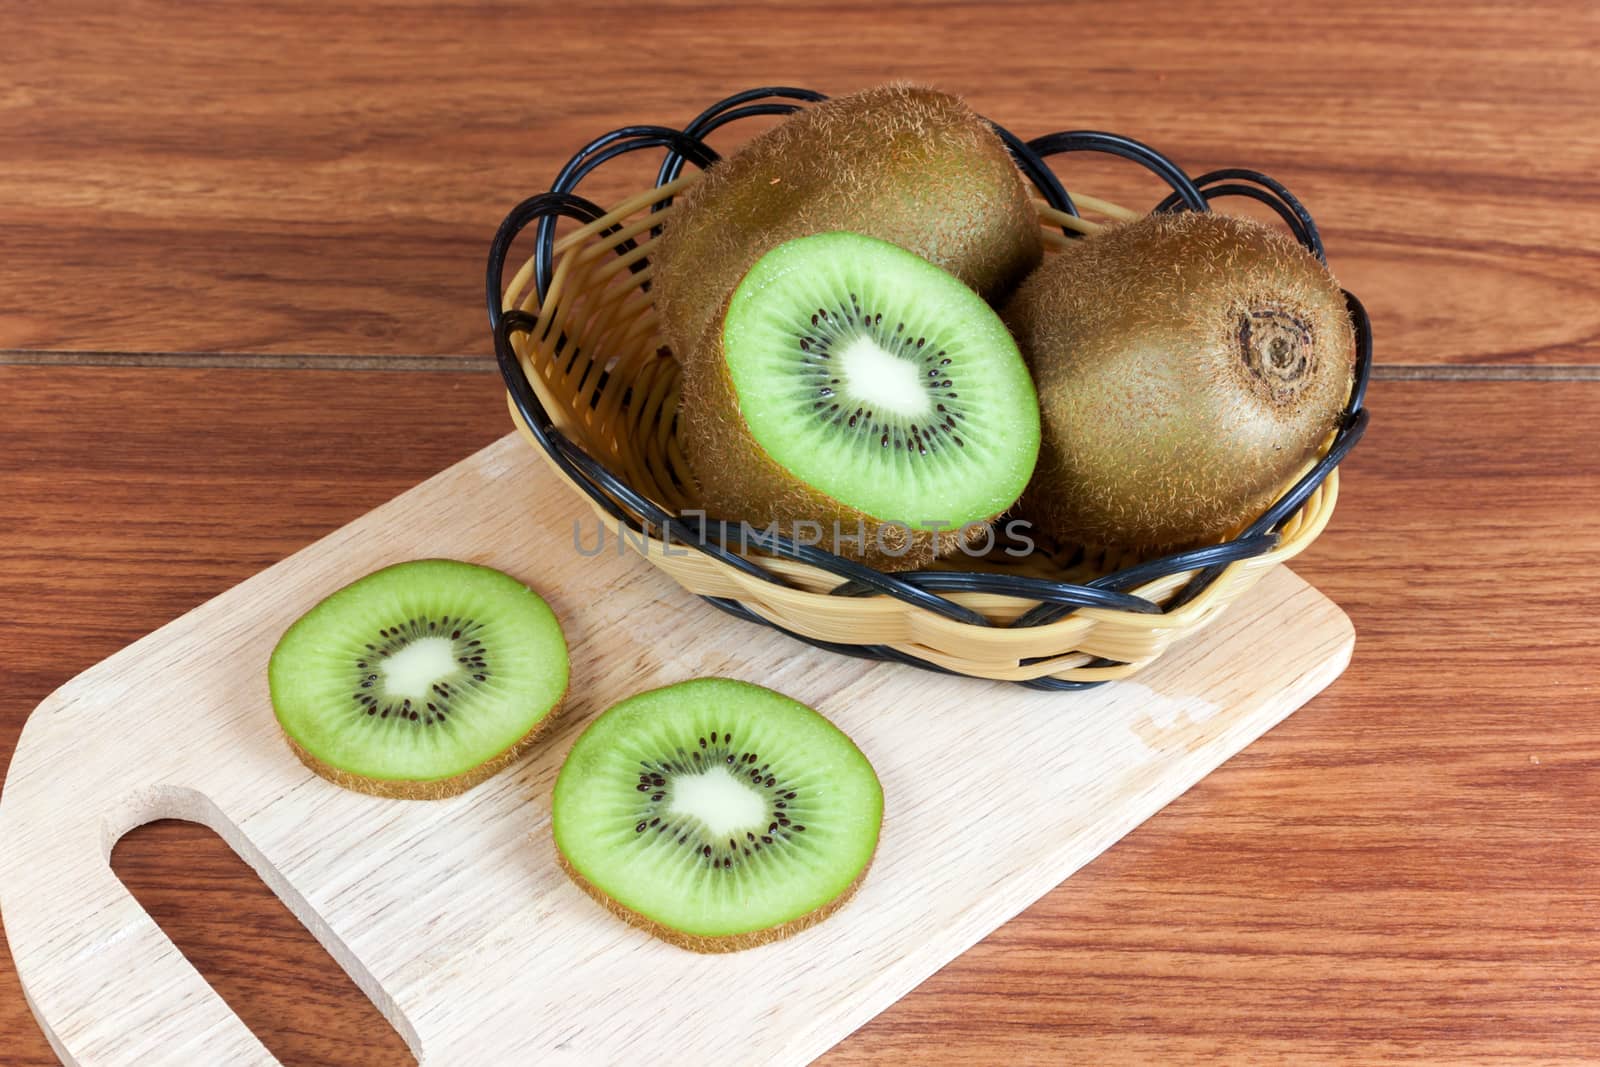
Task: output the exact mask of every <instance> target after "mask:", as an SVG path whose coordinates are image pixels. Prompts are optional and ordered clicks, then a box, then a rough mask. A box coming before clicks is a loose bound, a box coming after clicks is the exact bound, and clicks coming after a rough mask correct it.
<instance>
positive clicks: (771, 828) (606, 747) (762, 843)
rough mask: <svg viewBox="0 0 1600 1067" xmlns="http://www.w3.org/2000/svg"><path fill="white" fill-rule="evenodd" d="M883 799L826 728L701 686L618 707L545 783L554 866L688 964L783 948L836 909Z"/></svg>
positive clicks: (785, 703) (867, 768)
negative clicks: (777, 944)
mask: <svg viewBox="0 0 1600 1067" xmlns="http://www.w3.org/2000/svg"><path fill="white" fill-rule="evenodd" d="M882 821H883V790H882V789H881V787H880V786H879V784H878V777H877V775H876V774H875V773H874V772H873V770H872V765H871V764H870V763H868V762H867V758H866V757H865V756H863V755H862V754H861V750H860V749H858V748H856V746H855V745H854V744H853V743H852V742H851V740H850V739H849V738H848V737H846V736H845V735H844V734H843V733H841V732H840V731H839V730H838V729H837V728H836V727H835V726H834V725H833V724H832V723H830V722H828V720H827V719H825V718H823V717H822V716H821V715H819V714H817V713H816V712H815V711H813V710H811V709H810V708H808V707H806V706H805V705H804V704H801V703H799V702H798V701H795V700H791V699H790V698H788V697H786V696H784V695H782V694H781V693H775V692H773V691H772V690H770V689H763V688H762V687H761V686H757V685H750V684H748V683H745V682H736V681H731V680H728V679H723V678H701V679H697V680H695V681H689V682H681V683H679V684H677V685H670V686H667V687H665V688H662V689H655V690H652V691H650V692H648V693H641V694H640V695H638V696H635V697H630V698H629V699H627V700H624V701H622V702H621V703H620V704H617V705H616V706H614V707H612V708H611V709H610V710H609V711H607V712H605V713H604V714H603V715H601V716H600V717H599V718H598V719H596V720H595V721H594V722H593V723H592V724H590V726H589V728H588V729H587V730H585V731H584V732H583V735H582V736H581V737H579V738H578V741H577V743H576V744H574V745H573V746H572V752H571V753H570V754H569V755H568V756H567V759H566V762H565V763H564V764H563V765H562V768H561V773H560V775H559V776H558V777H557V779H556V786H555V798H554V800H553V802H552V806H551V822H552V824H553V828H554V832H555V841H556V848H557V850H558V851H559V854H560V860H561V866H562V868H563V869H564V870H566V872H567V874H569V875H570V876H571V877H572V879H573V881H575V882H576V883H577V884H578V885H579V886H580V887H581V888H582V889H583V890H584V891H585V892H586V893H588V894H589V895H590V896H592V897H594V898H595V899H596V900H598V901H599V902H600V903H601V904H603V905H605V906H606V907H607V908H608V909H610V910H611V911H612V912H614V913H616V914H617V915H619V916H621V917H622V918H623V919H625V920H627V921H628V922H629V923H631V924H633V925H635V926H639V927H642V928H644V929H646V930H648V931H650V932H651V933H653V934H655V935H656V936H658V937H661V938H664V939H665V940H667V941H670V942H672V943H673V944H675V945H680V946H682V947H684V948H688V949H693V950H695V951H697V952H731V951H735V950H737V949H743V948H750V947H752V946H755V945H760V944H765V943H766V942H768V941H775V940H777V939H778V938H781V937H787V936H789V935H790V934H793V933H795V932H797V931H799V930H802V929H804V928H805V927H807V926H810V925H812V924H814V923H817V922H820V921H821V920H822V919H824V918H826V917H827V916H828V915H830V914H832V913H833V912H834V911H835V910H836V909H837V908H839V907H840V906H841V905H842V904H843V903H844V902H845V900H846V899H848V897H849V896H850V894H851V893H852V892H853V891H854V889H855V888H856V886H857V884H858V883H860V881H861V879H862V877H863V875H865V873H866V870H867V866H868V865H869V864H870V863H871V861H872V856H873V853H874V851H876V849H877V846H878V830H879V827H880V826H881V824H882Z"/></svg>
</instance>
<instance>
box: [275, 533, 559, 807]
mask: <svg viewBox="0 0 1600 1067" xmlns="http://www.w3.org/2000/svg"><path fill="white" fill-rule="evenodd" d="M267 676H268V681H269V684H270V687H271V691H272V706H273V710H274V711H275V712H276V713H277V716H278V725H279V726H280V727H282V729H283V732H284V736H285V737H287V738H288V741H289V747H290V748H292V749H293V750H294V752H295V755H297V756H299V757H300V759H301V760H302V761H303V762H304V763H305V764H306V766H308V767H310V768H311V769H312V770H313V771H316V772H317V773H318V774H320V775H322V776H323V777H324V778H327V779H328V780H330V781H332V782H335V783H337V784H339V785H342V786H345V787H346V788H349V789H355V790H358V791H360V792H363V793H373V794H376V795H378V796H388V797H406V798H415V799H425V798H436V797H446V796H451V795H453V794H455V793H459V792H461V791H463V790H465V789H468V788H470V787H472V786H474V785H476V784H477V783H478V782H481V781H483V780H484V779H485V778H487V777H489V776H490V775H491V774H493V773H494V772H495V771H497V770H499V769H500V768H502V767H504V766H506V764H508V763H510V762H511V761H512V760H513V759H515V758H516V757H517V756H518V755H519V754H520V753H521V752H522V751H523V750H524V749H526V748H527V746H528V745H529V744H530V743H531V742H532V741H533V740H534V738H535V737H536V736H537V735H538V734H539V732H540V731H541V730H542V729H543V728H544V727H545V726H546V725H548V724H549V722H550V720H551V718H552V715H551V713H552V712H553V711H554V710H555V708H556V705H557V704H559V703H560V701H561V698H562V696H563V695H564V694H565V693H566V689H567V644H566V639H565V638H564V637H563V636H562V633H561V625H560V623H558V622H557V621H556V617H555V614H554V613H553V612H552V611H551V610H550V607H549V605H548V604H546V603H545V602H544V601H543V600H542V599H540V597H539V596H538V594H536V593H534V592H533V591H532V590H531V589H529V588H528V587H527V586H525V585H523V584H522V583H521V582H519V581H517V580H516V579H515V578H512V577H511V576H509V575H506V574H502V573H501V572H499V571H496V570H491V569H489V568H488V567H479V566H475V565H473V564H470V563H461V562H457V561H455V560H445V559H430V560H417V561H414V562H411V563H400V564H396V565H395V566H392V567H386V568H384V569H383V570H380V571H377V572H375V573H373V574H369V575H367V576H366V577H365V578H362V579H360V580H359V581H356V582H353V583H351V584H350V585H347V586H345V587H344V588H343V589H340V590H339V591H338V592H335V593H333V594H332V595H330V596H328V597H327V598H326V599H325V600H323V601H322V602H320V603H319V604H317V605H316V606H315V607H313V608H312V609H311V610H310V611H308V612H306V614H305V615H303V616H302V617H301V618H300V619H299V621H297V622H296V623H295V624H294V625H293V626H291V627H289V629H288V631H287V632H285V633H284V635H283V637H282V639H281V640H279V642H278V645H277V647H276V648H274V649H273V650H272V659H271V662H270V663H269V665H268V668H267Z"/></svg>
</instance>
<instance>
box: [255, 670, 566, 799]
mask: <svg viewBox="0 0 1600 1067" xmlns="http://www.w3.org/2000/svg"><path fill="white" fill-rule="evenodd" d="M565 700H566V694H562V697H561V700H558V701H557V702H556V706H555V707H553V708H551V709H550V710H549V712H547V713H546V714H545V717H544V718H542V719H540V720H539V721H538V722H536V723H534V724H533V728H532V729H531V730H529V731H528V732H527V733H525V734H523V735H522V737H520V738H519V739H518V740H517V741H516V742H515V743H513V744H512V745H511V747H510V748H507V749H505V750H504V751H502V752H501V753H499V754H498V755H496V756H493V757H491V758H490V759H488V760H486V761H484V762H483V763H480V764H478V765H477V766H476V767H474V768H472V770H470V771H467V772H466V773H465V774H458V775H456V776H454V777H453V778H430V779H425V780H419V779H410V778H367V777H364V776H362V775H359V774H352V773H351V772H350V771H346V770H341V769H340V768H338V767H334V766H332V765H330V764H327V763H324V762H323V761H322V760H319V759H318V758H317V757H315V756H313V755H312V754H311V753H309V752H307V751H306V750H305V749H304V748H302V747H301V746H300V743H299V742H298V741H296V740H295V739H294V738H292V737H290V736H289V735H288V734H287V733H285V734H284V735H283V739H284V740H285V741H287V742H288V743H289V749H290V751H292V752H293V753H294V754H295V755H296V756H298V757H299V759H300V762H301V763H304V764H305V765H306V766H307V767H309V768H311V770H313V771H315V772H316V773H317V774H318V775H319V776H321V777H323V778H326V779H327V780H328V781H330V782H332V783H333V784H334V785H338V786H343V787H344V788H346V789H351V790H354V791H355V792H357V793H366V794H368V795H369V796H375V797H389V798H391V799H394V800H443V799H444V798H445V797H453V796H455V795H457V794H458V793H465V792H466V791H467V790H469V789H471V788H472V787H473V786H475V785H477V784H478V783H479V782H482V781H484V780H486V779H488V778H490V777H492V776H493V775H495V774H497V773H498V772H499V771H501V770H503V769H504V768H506V767H508V766H510V765H511V764H512V763H513V762H514V761H515V760H516V759H517V757H519V756H521V755H522V754H523V753H524V752H526V751H528V749H529V748H530V747H532V745H533V744H534V742H536V741H538V740H539V738H540V737H541V736H543V734H544V733H545V731H546V730H548V729H549V728H550V724H551V723H553V722H555V720H556V719H557V718H558V717H559V716H560V714H561V710H562V703H563V702H564V701H565Z"/></svg>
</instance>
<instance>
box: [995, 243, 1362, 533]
mask: <svg viewBox="0 0 1600 1067" xmlns="http://www.w3.org/2000/svg"><path fill="white" fill-rule="evenodd" d="M1005 318H1006V321H1007V323H1008V324H1009V325H1010V326H1011V328H1012V330H1013V332H1014V333H1015V335H1016V338H1017V343H1018V344H1019V345H1020V346H1021V348H1022V351H1023V355H1024V356H1025V357H1026V358H1027V360H1028V363H1029V367H1030V369H1031V370H1032V371H1033V374H1034V380H1035V382H1036V384H1037V385H1038V389H1039V404H1040V407H1041V409H1042V413H1043V422H1044V442H1043V447H1042V449H1041V451H1040V456H1039V469H1038V473H1037V474H1036V476H1035V478H1034V481H1033V483H1032V485H1031V486H1030V487H1029V489H1028V492H1027V495H1026V497H1025V498H1024V501H1023V511H1024V512H1025V513H1026V514H1027V516H1028V517H1029V518H1030V519H1032V520H1033V521H1034V522H1036V523H1038V524H1039V525H1040V526H1042V527H1043V528H1044V529H1045V530H1046V531H1047V532H1049V533H1050V534H1052V535H1054V536H1055V537H1056V538H1058V539H1060V540H1063V541H1069V542H1077V543H1084V542H1087V543H1093V544H1100V545H1116V546H1122V547H1128V548H1152V549H1155V548H1172V547H1179V546H1183V545H1188V544H1194V543H1199V542H1204V541H1208V540H1215V539H1216V538H1218V537H1221V536H1224V535H1227V534H1229V533H1231V532H1233V531H1234V530H1236V529H1238V528H1239V527H1241V526H1243V525H1244V524H1246V523H1248V522H1249V521H1250V520H1252V519H1254V518H1255V517H1256V516H1258V515H1260V514H1261V513H1262V512H1263V511H1265V510H1266V508H1267V507H1268V506H1269V505H1270V504H1271V503H1272V501H1273V500H1274V499H1276V498H1277V496H1278V495H1279V494H1280V493H1281V492H1282V491H1283V490H1284V489H1285V488H1286V487H1287V482H1288V481H1289V480H1291V479H1293V478H1294V477H1296V476H1297V475H1298V474H1299V472H1300V471H1301V470H1302V469H1303V468H1304V466H1305V465H1306V464H1307V463H1308V462H1309V461H1310V460H1311V459H1312V458H1313V457H1314V456H1315V454H1316V452H1317V449H1318V448H1319V446H1320V445H1321V444H1322V442H1323V441H1324V440H1325V439H1326V438H1327V436H1328V435H1329V434H1330V433H1331V432H1332V431H1333V430H1334V429H1335V428H1336V426H1337V425H1338V420H1339V416H1340V413H1341V412H1342V411H1343V410H1344V406H1345V404H1346V402H1347V401H1348V399H1349V396H1350V388H1351V382H1352V378H1353V376H1354V373H1355V358H1356V350H1355V332H1354V329H1353V327H1352V325H1351V322H1350V315H1349V311H1348V309H1347V308H1346V306H1345V301H1344V294H1343V293H1342V292H1341V291H1340V289H1339V284H1338V282H1336V281H1335V280H1334V278H1333V275H1332V274H1330V273H1329V272H1328V270H1327V268H1326V267H1325V266H1323V265H1322V263H1320V262H1319V261H1318V260H1317V259H1316V258H1315V257H1314V256H1312V255H1311V253H1309V252H1307V251H1306V250H1305V249H1304V248H1301V247H1300V246H1299V245H1298V244H1296V243H1295V242H1294V241H1293V240H1292V239H1291V238H1290V237H1289V236H1288V235H1287V234H1285V233H1283V232H1282V231H1280V230H1277V229H1274V228H1271V227H1268V226H1264V225H1262V224H1260V223H1257V222H1254V221H1251V220H1248V219H1241V218H1237V217H1231V216H1227V215H1217V214H1212V213H1200V212H1180V213H1173V214H1166V213H1163V214H1155V215H1149V216H1146V217H1145V218H1143V219H1139V220H1136V221H1133V222H1129V223H1125V224H1123V225H1120V226H1115V227H1112V228H1110V229H1107V230H1103V231H1101V232H1100V233H1097V234H1095V235H1094V236H1092V237H1087V238H1084V239H1082V240H1080V241H1077V242H1075V243H1074V245H1073V247H1072V248H1071V249H1069V250H1068V251H1065V252H1062V253H1061V254H1060V255H1057V256H1052V257H1051V258H1050V260H1049V261H1047V262H1046V263H1045V264H1044V265H1043V266H1041V267H1040V268H1039V269H1038V270H1037V271H1035V272H1034V273H1033V275H1031V276H1030V277H1029V278H1028V280H1027V281H1026V282H1024V283H1023V285H1022V287H1021V288H1020V289H1018V291H1017V293H1016V295H1015V296H1014V297H1013V298H1012V300H1011V301H1010V303H1009V304H1008V305H1007V306H1006V309H1005Z"/></svg>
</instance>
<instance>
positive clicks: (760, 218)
mask: <svg viewBox="0 0 1600 1067" xmlns="http://www.w3.org/2000/svg"><path fill="white" fill-rule="evenodd" d="M830 230H850V231H853V232H856V233H863V234H867V235H869V236H872V237H877V238H880V239H882V240H885V241H891V242H893V243H895V244H898V245H900V246H902V247H904V248H907V249H909V250H910V251H912V252H915V253H916V254H917V255H919V256H922V257H923V258H924V259H927V260H928V261H930V262H932V263H934V264H936V265H938V266H940V267H943V268H944V269H945V270H947V271H949V272H950V273H952V274H954V275H955V276H956V277H958V278H960V279H961V280H962V281H963V282H965V283H966V284H967V285H968V286H970V287H971V288H973V289H975V290H977V291H978V292H979V293H981V294H983V295H984V296H985V297H986V298H989V299H991V300H994V299H999V298H1000V297H1001V296H1003V294H1004V293H1006V292H1007V291H1009V290H1010V289H1011V287H1013V286H1014V285H1015V284H1016V283H1017V282H1019V281H1021V279H1022V277H1023V276H1024V275H1025V274H1027V273H1028V271H1030V270H1032V269H1033V267H1034V266H1035V265H1037V264H1038V262H1039V257H1040V253H1041V240H1040V229H1039V220H1038V214H1037V212H1036V211H1035V209H1034V207H1033V203H1032V199H1031V197H1030V195H1029V192H1028V188H1027V186H1026V185H1025V184H1024V182H1023V180H1022V176H1021V174H1020V173H1019V172H1018V171H1017V168H1016V166H1015V164H1014V163H1013V162H1012V160H1011V156H1010V154H1009V153H1008V152H1007V151H1006V147H1005V145H1004V144H1003V143H1002V142H1001V140H1000V138H999V137H998V136H996V135H995V132H994V131H993V130H992V129H990V128H989V126H988V124H987V123H985V122H984V121H983V119H981V118H979V117H978V116H977V115H976V114H975V113H974V112H973V111H972V109H971V108H969V107H968V106H967V105H966V104H965V103H963V102H962V101H961V100H960V99H958V98H957V97H954V96H951V95H949V94H947V93H942V92H938V91H936V90H933V89H926V88H919V87H914V86H908V85H885V86H880V87H877V88H873V89H867V90H864V91H862V92H858V93H853V94H851V95H849V96H840V97H836V98H834V99H832V100H827V101H823V102H822V103H819V104H816V105H814V106H812V107H810V108H807V109H805V110H803V111H799V112H796V113H795V114H794V115H791V116H790V117H789V118H787V119H786V120H785V121H784V122H782V123H781V124H780V125H778V126H776V127H774V128H773V129H771V130H768V131H766V132H765V133H762V134H760V135H759V136H757V137H755V138H753V139H751V140H750V141H749V142H748V143H746V144H745V145H744V146H743V147H742V148H741V149H740V150H739V151H738V152H737V153H735V154H733V155H731V156H729V157H728V158H727V159H725V160H722V161H720V162H718V163H716V164H713V165H712V166H711V167H709V168H708V169H707V170H706V173H705V174H704V176H702V177H701V179H700V180H699V181H698V182H697V183H695V184H694V185H693V186H691V187H690V188H689V190H688V191H687V192H685V193H684V194H683V195H682V196H681V197H679V199H678V203H677V205H676V206H675V208H674V210H673V214H672V217H671V218H670V219H669V221H668V222H667V224H666V226H665V228H664V230H663V233H662V235H661V237H660V238H659V239H657V240H656V241H654V242H653V243H652V244H651V252H650V258H651V262H652V264H653V265H654V268H655V270H654V272H653V275H652V279H653V280H652V286H653V301H654V304H655V307H656V310H657V311H658V313H659V314H660V316H661V321H662V332H663V334H664V335H665V337H666V340H667V343H668V344H669V345H670V346H671V347H672V349H673V351H674V352H675V353H676V354H677V355H678V356H679V358H680V359H682V358H686V354H687V353H689V352H690V351H691V350H692V349H693V348H694V347H695V345H696V344H697V343H698V341H699V340H700V338H701V336H702V335H703V334H704V333H705V331H706V328H707V325H708V324H709V323H710V322H711V321H712V320H713V319H714V318H715V317H716V315H717V313H718V311H719V310H720V308H721V307H722V302H723V300H724V299H725V298H726V297H727V295H728V293H729V292H730V291H731V290H732V289H733V287H734V285H735V284H737V283H738V281H739V279H740V278H742V277H743V276H744V274H745V272H746V271H747V270H749V269H750V265H751V264H753V263H754V262H755V261H756V260H757V259H759V258H760V257H761V256H762V254H764V253H765V252H767V251H768V250H770V249H772V248H773V247H775V246H777V245H779V244H782V243H783V242H784V241H788V240H790V239H792V238H795V237H803V236H805V235H807V234H813V233H824V232H827V231H830Z"/></svg>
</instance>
